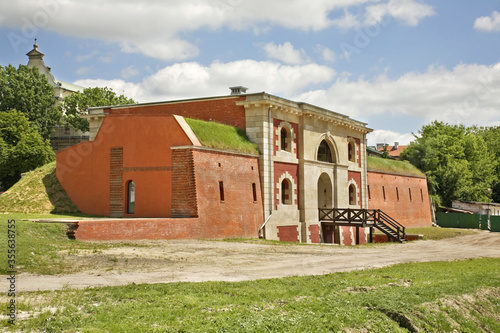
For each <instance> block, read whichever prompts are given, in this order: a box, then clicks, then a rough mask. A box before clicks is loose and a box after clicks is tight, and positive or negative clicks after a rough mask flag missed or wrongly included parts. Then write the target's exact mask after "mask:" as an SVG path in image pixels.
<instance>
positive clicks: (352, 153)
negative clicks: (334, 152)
mask: <svg viewBox="0 0 500 333" xmlns="http://www.w3.org/2000/svg"><path fill="white" fill-rule="evenodd" d="M347 150H348V154H349V161H351V162H356V157H355V149H354V144H353V143H352V142H349V144H348V145H347Z"/></svg>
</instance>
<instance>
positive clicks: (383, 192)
mask: <svg viewBox="0 0 500 333" xmlns="http://www.w3.org/2000/svg"><path fill="white" fill-rule="evenodd" d="M382 195H383V197H384V201H385V186H382Z"/></svg>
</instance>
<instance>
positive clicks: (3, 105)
mask: <svg viewBox="0 0 500 333" xmlns="http://www.w3.org/2000/svg"><path fill="white" fill-rule="evenodd" d="M54 103H55V98H54V89H53V88H52V86H51V85H50V83H49V81H47V78H46V77H45V75H43V74H40V72H39V71H38V68H29V67H28V66H24V65H20V66H19V68H17V69H16V68H15V67H14V66H12V65H9V66H7V67H2V66H0V111H4V112H5V111H9V110H12V109H16V110H18V111H20V112H22V113H24V115H25V116H26V118H28V120H29V121H30V123H31V124H32V126H34V127H35V128H36V129H37V131H38V133H40V135H41V136H42V137H43V138H44V139H48V138H49V136H50V133H51V132H52V128H53V126H55V125H57V124H59V122H60V120H61V112H60V111H59V110H58V109H57V107H55V105H54Z"/></svg>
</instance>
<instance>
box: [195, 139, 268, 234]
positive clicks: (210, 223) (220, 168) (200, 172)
mask: <svg viewBox="0 0 500 333" xmlns="http://www.w3.org/2000/svg"><path fill="white" fill-rule="evenodd" d="M193 159H194V168H195V177H196V189H197V202H198V214H199V216H200V220H201V222H202V223H200V226H199V227H200V228H204V229H205V231H204V232H203V234H204V235H205V236H204V237H209V238H219V237H222V236H224V237H257V233H258V230H259V227H260V226H261V225H262V223H264V210H263V204H262V194H261V188H260V174H259V159H258V157H257V156H246V155H236V154H226V153H223V152H217V151H212V150H202V149H194V150H193ZM219 182H222V183H223V188H224V201H221V197H220V187H219ZM252 184H255V194H256V198H255V199H256V200H254V192H253V186H252Z"/></svg>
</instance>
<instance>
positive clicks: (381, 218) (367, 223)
mask: <svg viewBox="0 0 500 333" xmlns="http://www.w3.org/2000/svg"><path fill="white" fill-rule="evenodd" d="M319 220H320V221H321V222H332V223H334V224H335V225H338V226H352V227H363V228H364V227H374V228H377V229H378V230H380V231H382V232H383V233H384V234H386V235H387V236H388V237H389V238H392V239H394V240H397V241H399V242H403V241H405V235H406V233H405V232H406V228H405V227H404V226H403V225H402V224H400V223H399V222H397V221H396V220H394V219H393V218H392V217H390V216H389V215H387V214H386V213H384V212H383V211H381V210H380V209H355V208H332V209H324V208H320V209H319Z"/></svg>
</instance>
